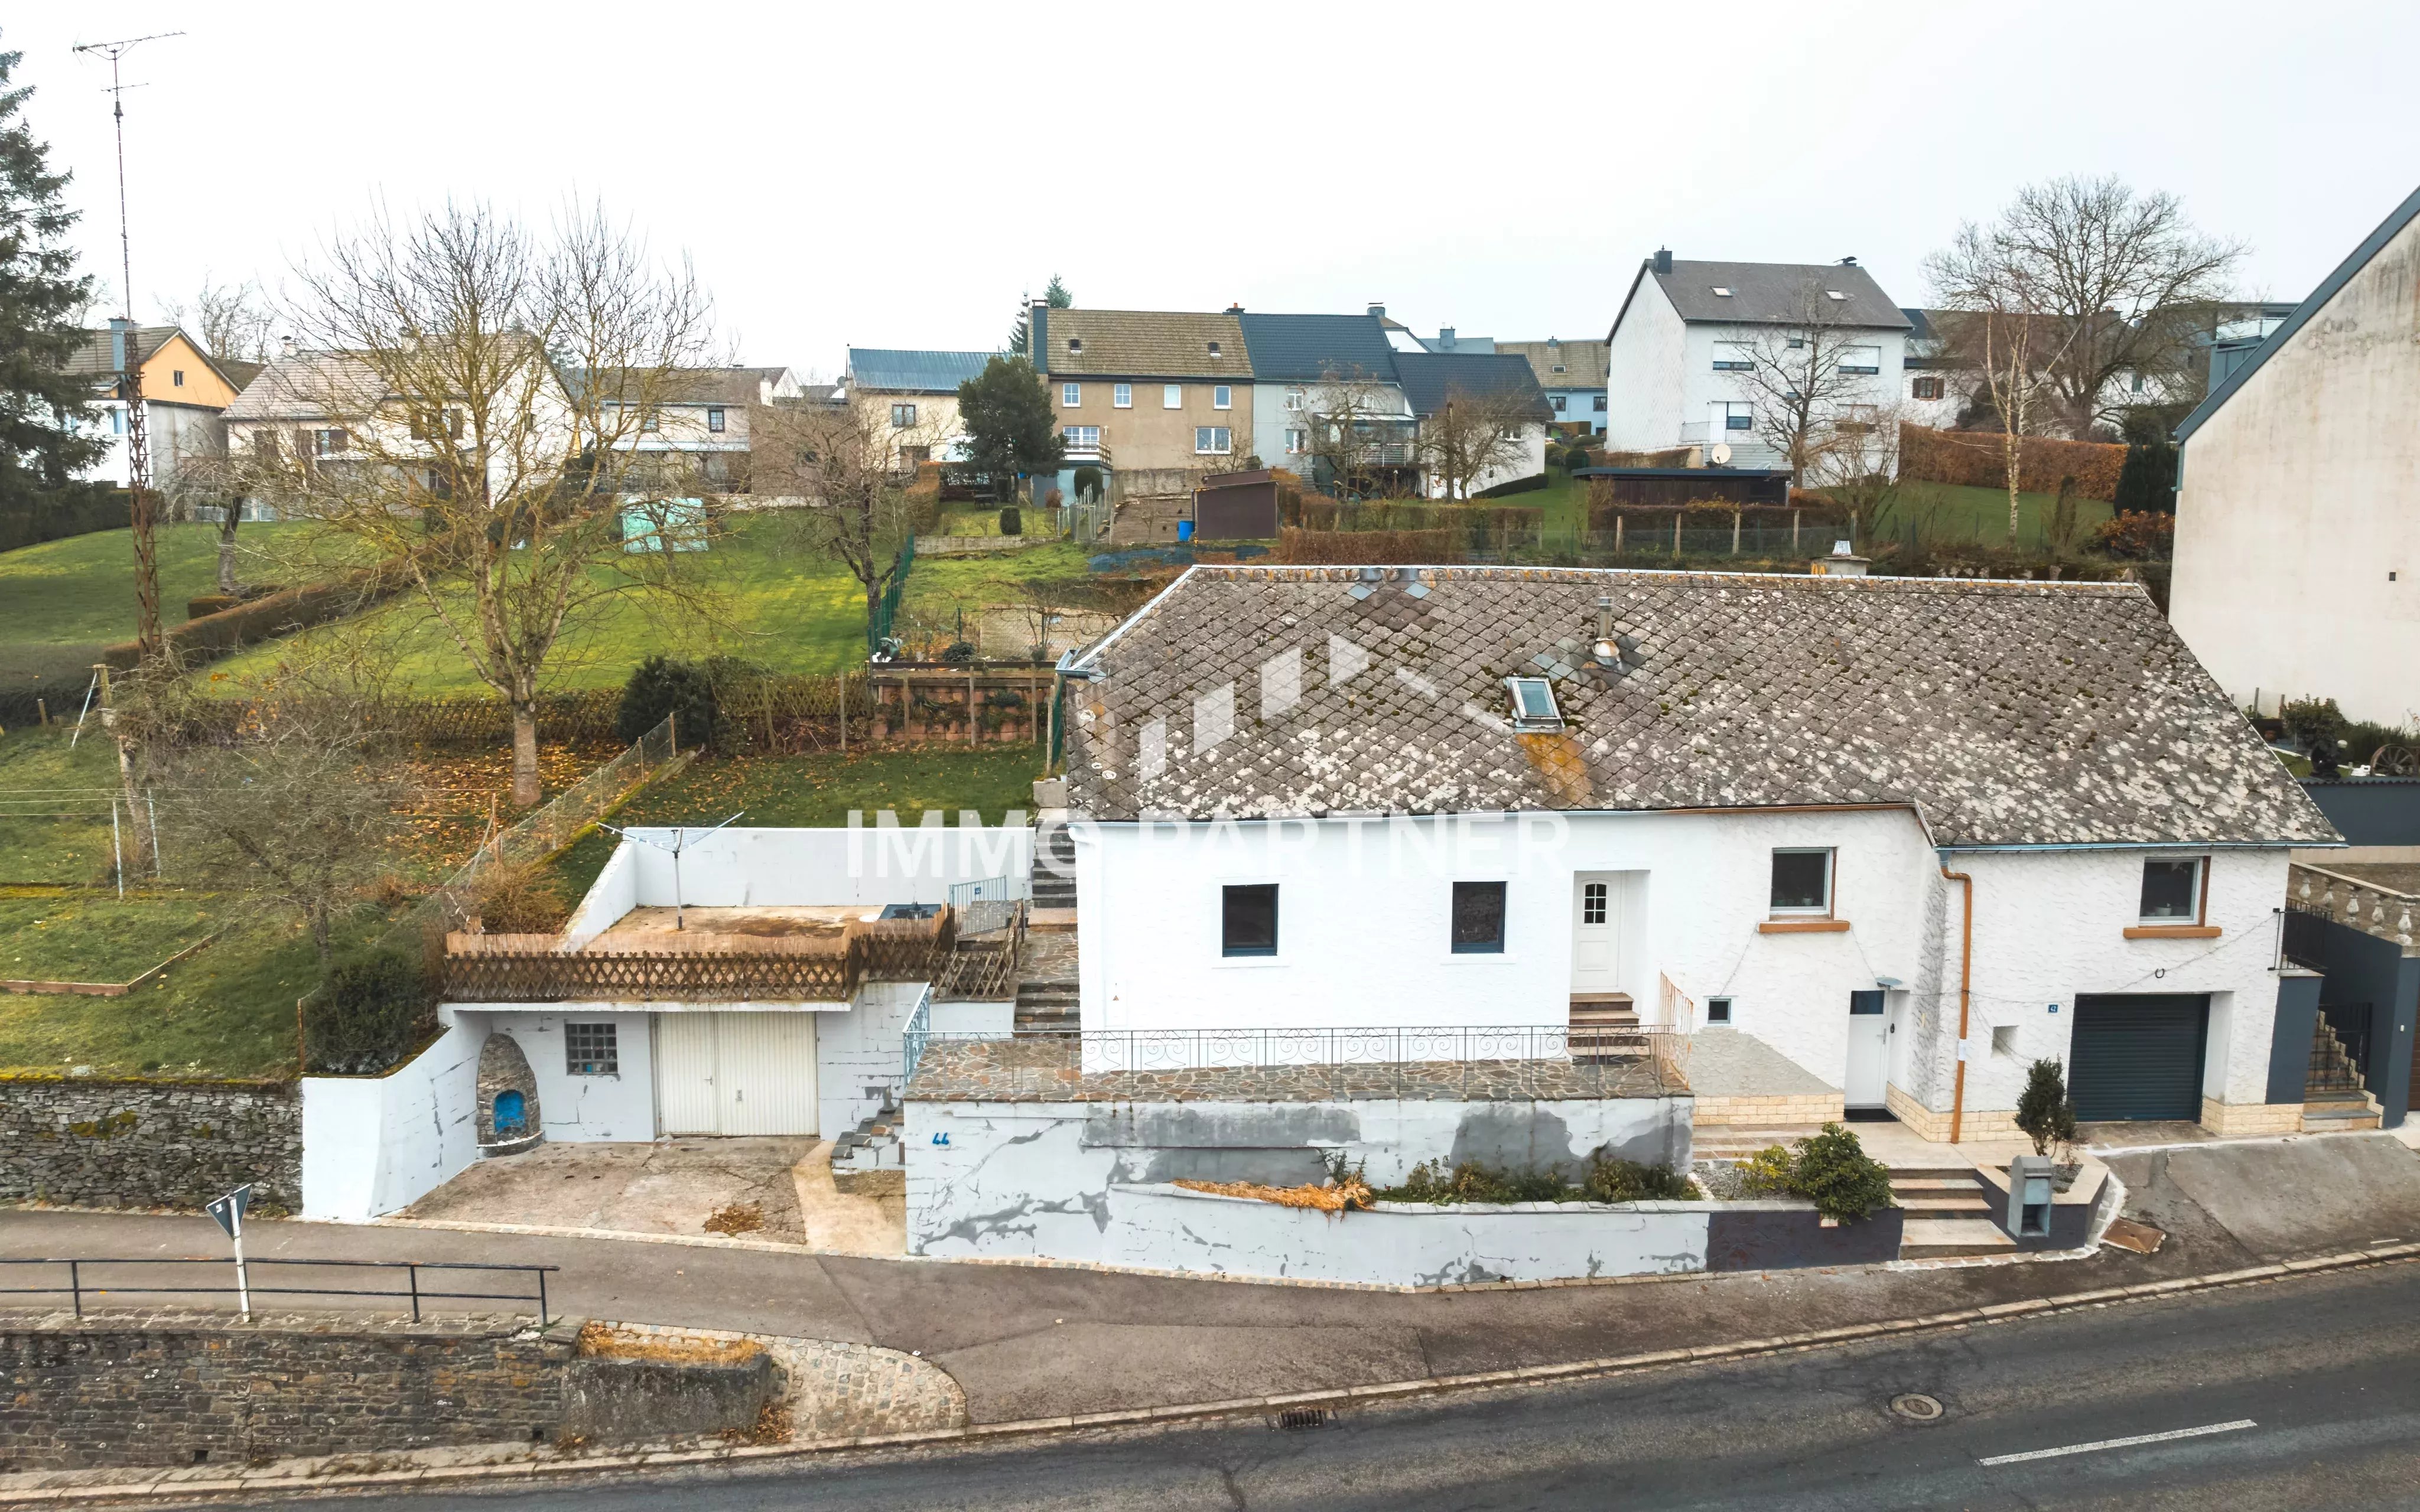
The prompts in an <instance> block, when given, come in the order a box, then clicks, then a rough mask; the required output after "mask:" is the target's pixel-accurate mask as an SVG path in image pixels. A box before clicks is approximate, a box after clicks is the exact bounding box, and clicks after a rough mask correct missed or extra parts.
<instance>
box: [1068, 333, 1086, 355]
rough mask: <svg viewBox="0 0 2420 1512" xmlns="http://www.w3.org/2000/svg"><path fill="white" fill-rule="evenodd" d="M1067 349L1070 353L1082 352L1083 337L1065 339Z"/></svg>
mask: <svg viewBox="0 0 2420 1512" xmlns="http://www.w3.org/2000/svg"><path fill="white" fill-rule="evenodd" d="M1067 349H1068V350H1069V351H1071V352H1080V351H1082V350H1083V349H1084V338H1083V337H1081V336H1070V337H1068V338H1067Z"/></svg>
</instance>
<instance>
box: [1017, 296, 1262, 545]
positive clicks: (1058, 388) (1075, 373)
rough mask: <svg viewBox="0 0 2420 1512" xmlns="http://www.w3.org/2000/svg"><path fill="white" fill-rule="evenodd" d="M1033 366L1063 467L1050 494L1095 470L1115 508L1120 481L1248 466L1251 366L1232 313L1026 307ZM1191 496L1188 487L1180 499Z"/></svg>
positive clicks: (1071, 490) (1252, 449)
mask: <svg viewBox="0 0 2420 1512" xmlns="http://www.w3.org/2000/svg"><path fill="white" fill-rule="evenodd" d="M1033 349H1034V353H1035V356H1036V361H1035V363H1034V365H1035V366H1036V367H1037V368H1038V369H1039V370H1040V371H1041V374H1042V380H1043V382H1044V383H1045V384H1046V385H1047V390H1048V393H1049V395H1050V403H1051V409H1052V412H1053V413H1054V414H1055V415H1056V416H1057V418H1058V422H1059V434H1060V436H1061V437H1062V438H1063V440H1065V441H1066V446H1067V453H1066V460H1065V462H1064V464H1063V468H1062V471H1061V473H1060V479H1059V484H1058V486H1059V487H1060V488H1061V489H1062V490H1063V493H1064V494H1065V496H1066V497H1067V498H1068V499H1070V500H1073V499H1074V498H1075V497H1076V494H1077V489H1076V486H1075V471H1076V470H1077V469H1078V468H1087V467H1089V468H1097V469H1099V470H1100V471H1102V472H1103V473H1104V474H1106V475H1107V479H1108V482H1109V498H1110V500H1111V501H1112V502H1116V501H1118V500H1119V499H1120V498H1121V497H1122V494H1123V493H1124V490H1122V489H1121V487H1120V486H1119V485H1118V483H1117V478H1118V475H1119V474H1121V473H1123V474H1125V475H1126V476H1127V477H1128V479H1129V480H1130V481H1131V480H1132V479H1134V478H1136V477H1139V476H1140V475H1143V474H1150V475H1152V476H1153V477H1154V478H1155V479H1160V480H1165V479H1167V478H1169V477H1171V475H1173V476H1177V477H1180V478H1192V479H1193V480H1194V481H1196V482H1198V481H1199V475H1206V474H1208V473H1213V472H1230V471H1234V470H1235V469H1237V468H1241V467H1249V466H1250V465H1251V464H1250V463H1249V462H1248V461H1247V460H1246V458H1248V457H1251V456H1254V455H1258V448H1257V443H1256V441H1255V439H1254V437H1253V434H1252V361H1251V357H1250V354H1249V352H1248V351H1246V349H1245V346H1244V327H1243V322H1242V320H1241V319H1240V318H1239V315H1238V312H1234V311H1229V312H1227V313H1225V314H1220V315H1195V314H1189V313H1185V312H1180V311H1158V310H1053V309H1050V308H1049V307H1047V305H1043V304H1040V303H1037V304H1035V305H1034V307H1033ZM1182 491H1183V492H1185V493H1187V494H1189V493H1190V491H1191V489H1190V486H1186V487H1184V488H1183V489H1182ZM1171 497H1172V495H1171Z"/></svg>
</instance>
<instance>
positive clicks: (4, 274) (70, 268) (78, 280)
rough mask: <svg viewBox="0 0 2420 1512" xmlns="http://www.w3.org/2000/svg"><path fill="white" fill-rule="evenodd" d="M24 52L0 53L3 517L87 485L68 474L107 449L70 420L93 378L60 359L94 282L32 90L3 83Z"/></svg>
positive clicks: (76, 341)
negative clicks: (39, 131)
mask: <svg viewBox="0 0 2420 1512" xmlns="http://www.w3.org/2000/svg"><path fill="white" fill-rule="evenodd" d="M23 56H24V54H23V53H0V516H10V517H20V516H24V515H30V514H34V513H36V512H39V511H40V510H42V509H44V508H46V507H48V506H50V505H53V504H55V503H59V502H64V501H68V500H69V499H71V498H75V497H80V496H83V495H85V494H89V493H91V492H93V491H94V490H93V489H92V487H91V486H88V485H80V484H78V483H76V481H75V473H76V471H77V470H79V469H81V468H85V467H88V466H90V465H91V464H93V463H94V462H97V461H99V460H100V459H101V456H102V455H103V454H104V453H105V452H106V451H107V450H108V443H107V442H105V441H103V440H101V439H100V438H99V437H97V436H92V437H85V436H79V435H77V434H76V432H75V431H74V430H73V429H72V428H71V427H70V417H81V416H88V415H89V414H90V410H89V409H87V408H86V407H87V406H88V405H89V403H90V402H91V399H92V388H91V384H90V382H89V380H88V379H85V378H70V376H69V375H68V373H67V364H68V360H69V359H70V357H72V356H73V355H74V354H75V350H76V348H77V347H78V346H80V345H81V344H82V342H83V339H84V338H83V332H82V330H81V328H80V327H79V326H78V325H77V323H76V322H77V318H78V316H80V315H81V314H82V312H83V310H84V309H85V305H86V304H87V303H88V302H89V301H90V300H91V298H92V280H91V279H90V278H87V277H85V276H82V275H79V274H78V273H77V272H76V271H75V251H74V249H73V248H71V247H70V246H69V245H68V242H67V234H68V228H69V227H70V226H71V225H73V224H75V220H76V217H75V212H74V211H72V210H70V209H69V208H67V201H66V199H65V197H64V192H65V190H66V188H67V183H68V176H67V175H66V174H63V173H53V172H52V171H51V169H50V164H49V152H50V149H49V148H48V147H46V146H45V145H44V144H43V143H41V142H39V141H37V140H36V139H35V137H34V133H33V131H31V130H30V129H29V128H28V127H27V126H26V124H25V122H24V119H23V111H24V108H25V101H26V100H28V99H30V98H32V96H33V93H34V91H33V90H32V89H31V88H29V87H25V86H23V85H14V86H12V85H11V83H10V81H11V79H12V78H13V77H14V75H15V73H16V69H17V64H18V62H19V60H21V59H22V58H23Z"/></svg>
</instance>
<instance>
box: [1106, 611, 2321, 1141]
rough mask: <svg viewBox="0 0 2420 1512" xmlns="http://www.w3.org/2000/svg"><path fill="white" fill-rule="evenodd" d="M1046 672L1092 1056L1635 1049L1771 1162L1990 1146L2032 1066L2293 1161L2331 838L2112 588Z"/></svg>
mask: <svg viewBox="0 0 2420 1512" xmlns="http://www.w3.org/2000/svg"><path fill="white" fill-rule="evenodd" d="M2019 648H2022V651H2020V649H2019ZM1064 670H1065V671H1066V674H1067V675H1068V676H1069V677H1070V678H1071V679H1074V680H1075V681H1074V682H1073V683H1071V687H1070V690H1069V693H1068V695H1067V704H1068V708H1069V710H1070V725H1069V728H1070V731H1071V733H1072V736H1073V746H1072V749H1071V755H1070V758H1069V779H1068V780H1069V801H1070V803H1071V804H1072V805H1073V807H1074V808H1075V810H1077V811H1078V812H1079V813H1082V814H1085V815H1088V816H1089V818H1090V821H1091V822H1090V824H1089V825H1078V828H1077V856H1078V895H1079V908H1080V913H1081V918H1082V920H1083V924H1082V964H1081V969H1082V1013H1083V1023H1084V1027H1085V1029H1086V1030H1087V1031H1088V1032H1090V1031H1094V1030H1099V1031H1103V1032H1104V1033H1108V1034H1112V1035H1114V1034H1127V1033H1133V1032H1136V1031H1149V1032H1152V1033H1160V1032H1163V1031H1178V1032H1197V1031H1208V1030H1226V1031H1233V1032H1237V1033H1263V1032H1268V1031H1282V1030H1294V1029H1300V1028H1305V1027H1314V1026H1316V1027H1333V1028H1349V1029H1354V1030H1359V1031H1376V1030H1400V1029H1406V1028H1412V1029H1419V1030H1437V1031H1442V1030H1447V1029H1452V1030H1466V1029H1485V1030H1489V1031H1498V1032H1509V1031H1513V1030H1528V1029H1539V1030H1553V1031H1558V1032H1559V1031H1561V1030H1564V1029H1566V1028H1568V1029H1570V1030H1571V1032H1573V1033H1575V1034H1578V1033H1580V1032H1581V1031H1582V1030H1583V1029H1584V1028H1585V1027H1586V1026H1589V1025H1590V1024H1593V1023H1598V1022H1602V1021H1604V1020H1605V1018H1606V1015H1608V1014H1610V1015H1614V1016H1616V1017H1626V1016H1630V1015H1635V1016H1636V1018H1637V1021H1638V1022H1639V1023H1641V1024H1642V1025H1644V1026H1646V1027H1648V1028H1650V1029H1658V1030H1663V1031H1668V1032H1670V1033H1673V1034H1678V1035H1687V1036H1694V1037H1698V1038H1699V1039H1702V1038H1703V1037H1705V1036H1706V1035H1708V1034H1714V1035H1716V1036H1717V1037H1718V1038H1719V1037H1725V1036H1730V1037H1745V1039H1748V1040H1752V1041H1756V1043H1757V1044H1758V1045H1760V1046H1762V1047H1764V1049H1766V1050H1768V1051H1770V1052H1773V1053H1776V1054H1777V1056H1778V1057H1780V1058H1781V1059H1783V1060H1786V1061H1787V1062H1788V1063H1789V1065H1790V1066H1791V1067H1794V1068H1796V1069H1797V1071H1798V1072H1803V1073H1804V1074H1805V1077H1806V1078H1807V1081H1806V1082H1804V1083H1802V1084H1801V1085H1806V1086H1808V1087H1809V1088H1810V1090H1809V1091H1808V1092H1807V1096H1808V1097H1809V1098H1811V1099H1812V1100H1813V1101H1814V1102H1816V1103H1822V1104H1823V1106H1822V1107H1812V1106H1801V1107H1797V1108H1794V1109H1791V1110H1787V1111H1788V1112H1790V1113H1791V1114H1792V1116H1793V1118H1794V1119H1796V1120H1798V1121H1803V1120H1804V1119H1806V1118H1807V1115H1808V1114H1809V1113H1832V1114H1837V1113H1838V1111H1839V1110H1840V1109H1841V1108H1842V1107H1843V1105H1845V1106H1846V1107H1848V1108H1850V1109H1858V1108H1864V1109H1870V1110H1874V1111H1876V1112H1884V1111H1887V1112H1888V1113H1889V1114H1891V1115H1893V1116H1895V1117H1897V1118H1899V1119H1900V1120H1901V1121H1903V1122H1905V1123H1906V1124H1908V1125H1909V1126H1910V1127H1912V1128H1914V1129H1916V1131H1918V1132H1919V1133H1922V1134H1926V1135H1927V1136H1929V1137H1932V1138H1948V1137H1950V1136H1951V1134H1952V1132H1953V1129H1954V1130H1955V1132H1956V1133H1957V1134H1959V1135H1961V1136H1964V1137H1972V1136H1974V1135H1976V1134H1978V1133H1984V1132H1992V1131H2001V1132H2005V1131H2006V1130H2008V1129H2009V1119H2010V1117H2011V1114H2012V1110H2013V1109H2014V1107H2015V1105H2016V1098H2017V1093H2018V1090H2019V1088H2021V1086H2022V1084H2023V1081H2024V1072H2025V1068H2026V1066H2027V1065H2028V1064H2029V1063H2030V1062H2031V1061H2033V1060H2035V1059H2037V1058H2056V1059H2059V1060H2061V1061H2062V1062H2064V1063H2065V1064H2066V1065H2067V1066H2068V1068H2069V1070H2070V1074H2071V1078H2072V1082H2073V1086H2074V1089H2075V1095H2076V1098H2077V1102H2078V1109H2079V1113H2080V1114H2081V1115H2082V1116H2084V1117H2086V1118H2087V1119H2129V1118H2155V1119H2183V1120H2188V1121H2194V1120H2198V1121H2200V1122H2202V1123H2204V1124H2206V1125H2208V1126H2209V1127H2211V1128H2212V1129H2215V1130H2219V1131H2223V1132H2227V1133H2236V1132H2242V1131H2261V1130H2270V1129H2293V1128H2296V1127H2298V1126H2299V1121H2300V1118H2301V1113H2302V1108H2301V1088H2302V1079H2301V1073H2300V1068H2301V1066H2302V1064H2303V1061H2304V1058H2305V1057H2306V1056H2307V1053H2308V1046H2307V1045H2306V1044H2288V1045H2282V1046H2273V1045H2272V1043H2271V1036H2270V1032H2269V1030H2270V1024H2271V1020H2272V1017H2273V1012H2274V1010H2275V1006H2276V998H2277V995H2278V980H2277V978H2276V977H2275V975H2274V974H2273V971H2272V967H2273V965H2274V964H2275V955H2274V949H2273V938H2272V936H2273V932H2274V913H2275V910H2276V909H2277V907H2278V906H2279V904H2280V902H2281V900H2282V898H2283V895H2284V889H2285V887H2286V869H2287V865H2288V847H2290V846H2293V845H2297V844H2303V845H2309V844H2327V843H2333V842H2334V841H2335V831H2334V830H2333V829H2332V828H2331V827H2330V826H2329V825H2328V824H2327V822H2326V820H2325V819H2324V818H2323V817H2322V816H2321V815H2320V814H2319V811H2318V810H2316V809H2315V808H2314V807H2313V806H2312V805H2311V803H2310V802H2309V800H2308V799H2307V798H2305V797H2304V795H2303V794H2302V792H2301V790H2300V789H2299V788H2298V787H2297V786H2296V785H2295V783H2294V782H2293V781H2292V780H2291V779H2290V778H2289V777H2288V774H2287V773H2286V772H2285V770H2284V769H2283V768H2282V767H2281V766H2280V765H2279V764H2277V762H2276V761H2275V759H2274V758H2273V756H2271V755H2270V754H2269V753H2268V752H2267V751H2266V750H2265V749H2264V748H2262V746H2261V744H2260V742H2259V740H2258V739H2257V736H2256V735H2255V734H2254V733H2253V732H2252V731H2251V729H2250V728H2249V727H2248V726H2247V725H2246V724H2245V723H2244V721H2243V719H2242V716H2241V715H2240V714H2238V713H2237V712H2236V710H2235V709H2234V708H2233V707H2232V706H2230V705H2229V703H2228V702H2226V699H2225V698H2224V697H2223V696H2222V695H2221V694H2220V693H2219V692H2218V691H2217V689H2216V688H2214V687H2212V686H2211V684H2210V682H2209V680H2208V679H2207V677H2206V676H2205V675H2204V674H2203V673H2202V671H2201V670H2200V668H2199V667H2198V666H2197V665H2196V664H2195V661H2194V659H2193V656H2192V654H2191V653H2190V652H2188V651H2187V650H2186V649H2185V647H2184V645H2183V644H2182V642H2180V640H2178V639H2177V638H2176V636H2175V635H2174V634H2172V633H2171V632H2170V631H2169V630H2168V628H2167V625H2166V624H2165V622H2164V621H2163V620H2162V618H2161V617H2160V614H2159V612H2158V610H2157V609H2156V607H2155V606H2154V605H2153V604H2152V603H2151V601H2150V599H2149V597H2148V596H2147V595H2146V594H2143V593H2142V591H2141V590H2140V589H2138V588H2136V587H2133V586H2132V585H2109V584H2081V583H2079V584H2056V585H2047V584H2036V583H1997V582H1968V581H1937V580H1931V579H1920V580H1919V579H1832V578H1784V577H1747V576H1735V575H1718V574H1698V573H1646V572H1624V571H1593V572H1592V571H1537V570H1514V569H1492V568H1440V569H1427V568H1422V569H1377V568H1359V569H1347V568H1327V569H1323V568H1274V569H1258V570H1256V569H1251V568H1245V567H1236V568H1212V567H1200V568H1196V569H1194V570H1193V571H1191V572H1190V573H1188V574H1187V576H1186V577H1185V578H1183V579H1180V580H1179V581H1178V582H1177V583H1176V584H1175V585H1174V586H1172V587H1171V588H1170V589H1169V590H1168V591H1167V592H1166V593H1164V594H1161V595H1160V597H1159V598H1157V599H1156V600H1155V601H1154V602H1153V603H1152V604H1151V605H1150V606H1148V607H1147V608H1145V609H1143V610H1141V611H1140V612H1139V613H1137V614H1136V615H1135V616H1134V617H1133V618H1132V619H1130V620H1128V621H1127V622H1126V623H1125V625H1123V626H1121V627H1120V628H1119V629H1118V630H1117V631H1116V632H1115V633H1114V634H1112V635H1110V636H1109V637H1108V638H1107V639H1106V640H1103V641H1102V642H1100V643H1099V644H1098V645H1096V646H1095V647H1094V648H1093V649H1091V650H1090V651H1088V652H1087V653H1085V654H1084V655H1083V656H1079V657H1077V658H1075V659H1074V660H1073V661H1072V662H1071V663H1069V664H1068V665H1067V667H1066V668H1065V669H1064ZM2274 1057H2283V1059H2282V1060H2280V1061H2278V1064H2280V1065H2288V1064H2290V1066H2291V1067H2292V1068H2294V1075H2293V1076H2292V1078H2291V1093H2290V1095H2289V1096H2287V1097H2284V1098H2282V1099H2281V1100H2280V1101H2278V1102H2272V1100H2271V1095H2272V1094H2271V1088H2272V1085H2273V1084H2272V1071H2273V1058H2274ZM1721 1058H1722V1059H1723V1060H1724V1061H1725V1062H1726V1063H1731V1062H1732V1061H1733V1059H1734V1057H1731V1056H1730V1055H1725V1056H1723V1057H1721ZM2280 1085H2282V1084H2280ZM1691 1086H1692V1089H1693V1091H1694V1092H1695V1095H1696V1098H1697V1102H1698V1107H1697V1119H1698V1121H1699V1123H1701V1124H1702V1123H1706V1122H1714V1121H1726V1120H1733V1121H1736V1120H1739V1119H1743V1118H1745V1117H1749V1116H1751V1115H1748V1114H1747V1113H1746V1111H1745V1110H1746V1109H1747V1108H1748V1106H1749V1104H1747V1103H1743V1102H1741V1101H1740V1100H1741V1099H1745V1098H1747V1097H1750V1096H1753V1095H1755V1090H1754V1088H1752V1087H1749V1086H1745V1085H1736V1086H1734V1085H1723V1084H1722V1083H1721V1081H1720V1079H1719V1078H1718V1077H1715V1076H1711V1075H1710V1076H1706V1077H1702V1078H1701V1077H1699V1076H1697V1075H1693V1076H1692V1077H1691Z"/></svg>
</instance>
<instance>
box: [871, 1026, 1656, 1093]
mask: <svg viewBox="0 0 2420 1512" xmlns="http://www.w3.org/2000/svg"><path fill="white" fill-rule="evenodd" d="M1688 1045H1689V1041H1688V1037H1687V1036H1686V1035H1683V1034H1677V1033H1674V1032H1671V1031H1669V1030H1665V1029H1652V1028H1637V1029H1610V1028H1594V1027H1583V1028H1578V1029H1574V1028H1572V1027H1570V1026H1564V1025H1552V1026H1507V1027H1482V1026H1463V1027H1452V1026H1436V1027H1395V1028H1252V1029H1106V1030H1100V1029H1095V1030H1058V1031H1047V1032H1043V1033H1032V1032H1025V1033H1020V1034H1018V1035H1017V1036H1016V1037H1015V1038H1014V1039H1005V1040H1004V1039H1000V1038H997V1037H992V1036H985V1035H969V1034H937V1033H934V1032H932V1031H931V1030H930V1029H929V1027H928V1026H926V1025H925V1024H924V1023H922V1022H918V1023H913V1024H911V1025H910V1026H909V1031H908V1042H907V1047H906V1048H907V1070H908V1073H909V1075H910V1076H911V1077H913V1078H915V1085H914V1086H913V1087H911V1088H910V1095H912V1096H917V1097H932V1098H946V1099H950V1100H953V1101H972V1102H982V1101H1043V1102H1064V1101H1118V1100H1124V1099H1129V1098H1135V1099H1145V1100H1171V1099H1172V1100H1178V1101H1185V1100H1195V1101H1200V1100H1241V1101H1252V1100H1256V1099H1273V1100H1280V1101H1303V1100H1307V1099H1326V1098H1343V1099H1351V1098H1414V1099H1419V1098H1431V1099H1441V1100H1447V1099H1450V1100H1479V1101H1491V1100H1499V1099H1525V1100H1532V1101H1552V1100H1555V1099H1558V1098H1589V1099H1593V1098H1604V1097H1662V1096H1670V1095H1673V1094H1676V1093H1683V1092H1686V1091H1687V1090H1688V1089H1689V1082H1688V1075H1687V1066H1688Z"/></svg>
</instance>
